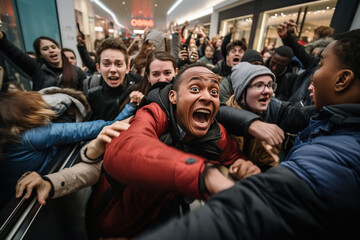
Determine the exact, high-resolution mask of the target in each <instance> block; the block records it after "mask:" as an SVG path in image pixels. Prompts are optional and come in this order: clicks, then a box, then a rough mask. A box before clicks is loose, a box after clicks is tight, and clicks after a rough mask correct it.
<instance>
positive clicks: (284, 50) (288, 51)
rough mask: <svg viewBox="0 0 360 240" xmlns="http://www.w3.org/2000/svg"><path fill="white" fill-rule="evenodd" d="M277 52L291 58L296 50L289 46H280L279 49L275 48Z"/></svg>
mask: <svg viewBox="0 0 360 240" xmlns="http://www.w3.org/2000/svg"><path fill="white" fill-rule="evenodd" d="M275 53H277V54H279V55H280V56H282V57H286V58H288V59H291V58H292V57H293V56H294V51H293V50H292V49H291V48H290V47H288V46H281V47H278V48H277V49H275Z"/></svg>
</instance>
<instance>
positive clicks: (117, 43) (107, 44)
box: [96, 38, 129, 66]
mask: <svg viewBox="0 0 360 240" xmlns="http://www.w3.org/2000/svg"><path fill="white" fill-rule="evenodd" d="M106 49H113V50H119V51H120V52H122V53H123V54H124V58H125V63H126V66H128V64H129V55H128V52H127V48H126V46H125V44H124V42H123V41H122V40H121V39H120V38H107V39H105V40H103V41H102V42H101V43H100V45H99V47H98V48H97V49H96V62H97V63H99V64H100V60H101V59H100V58H101V53H102V52H103V51H105V50H106Z"/></svg>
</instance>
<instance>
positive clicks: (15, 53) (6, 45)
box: [0, 31, 40, 77]
mask: <svg viewBox="0 0 360 240" xmlns="http://www.w3.org/2000/svg"><path fill="white" fill-rule="evenodd" d="M0 49H1V51H3V53H4V54H5V55H6V56H7V57H8V58H10V59H11V60H12V61H13V62H14V63H15V64H16V65H17V66H19V67H20V68H21V69H22V70H23V71H24V72H25V73H26V74H28V75H29V76H30V77H32V76H33V75H34V73H35V71H36V66H37V65H38V64H40V63H38V62H37V61H36V60H35V59H32V58H31V57H29V56H28V55H27V54H26V53H25V52H24V51H22V50H21V49H19V48H17V47H16V46H15V45H14V44H12V43H11V42H10V41H9V40H8V39H7V38H6V34H5V33H4V32H1V31H0Z"/></svg>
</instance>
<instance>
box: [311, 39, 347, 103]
mask: <svg viewBox="0 0 360 240" xmlns="http://www.w3.org/2000/svg"><path fill="white" fill-rule="evenodd" d="M336 42H337V41H333V42H331V43H330V44H329V45H328V46H327V47H326V48H325V49H324V51H323V52H322V54H321V59H320V62H319V67H318V70H317V71H316V72H315V73H314V75H313V84H314V93H316V94H314V96H315V109H316V110H320V109H321V108H322V107H324V106H326V105H331V104H335V103H336V97H335V96H334V94H335V92H334V88H335V84H336V82H337V81H338V79H339V78H341V73H342V71H341V70H343V69H342V68H341V67H340V63H339V60H338V59H337V56H336V55H335V53H334V50H333V49H334V45H335V43H336Z"/></svg>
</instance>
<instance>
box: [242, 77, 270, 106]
mask: <svg viewBox="0 0 360 240" xmlns="http://www.w3.org/2000/svg"><path fill="white" fill-rule="evenodd" d="M273 83H274V82H273V79H272V78H271V77H270V76H269V75H262V76H258V77H256V78H254V79H253V80H252V81H251V83H250V84H249V86H248V87H247V88H246V90H245V91H247V92H246V104H247V106H248V107H249V108H250V111H252V112H254V113H261V112H264V111H266V109H267V107H268V105H269V103H270V100H271V98H272V96H273V94H274V91H273V88H272V87H269V86H270V85H271V84H273ZM264 85H267V86H264Z"/></svg>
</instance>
